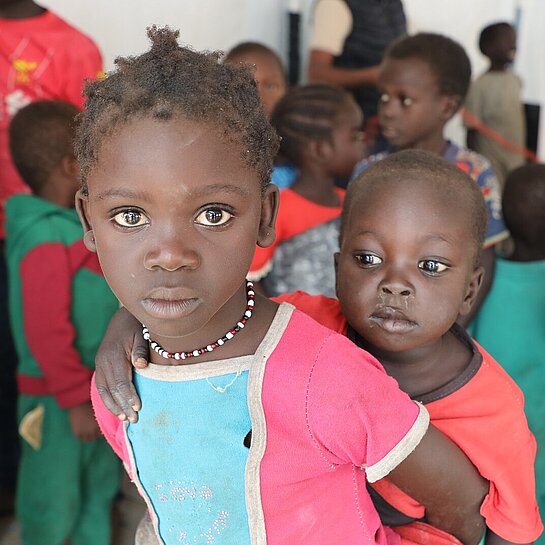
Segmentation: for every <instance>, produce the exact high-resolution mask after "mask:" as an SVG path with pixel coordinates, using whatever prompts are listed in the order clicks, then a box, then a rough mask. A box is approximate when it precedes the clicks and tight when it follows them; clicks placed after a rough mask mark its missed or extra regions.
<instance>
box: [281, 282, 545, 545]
mask: <svg viewBox="0 0 545 545" xmlns="http://www.w3.org/2000/svg"><path fill="white" fill-rule="evenodd" d="M276 300H280V301H287V302H289V303H291V304H293V305H295V306H296V307H297V308H298V309H299V310H302V311H303V312H305V313H306V314H309V315H310V316H311V317H312V318H314V319H315V320H317V321H318V322H320V323H321V324H323V325H325V326H327V327H329V328H330V329H333V330H334V331H337V332H338V333H344V334H346V331H347V326H348V324H347V322H346V318H345V317H344V316H343V315H342V313H341V309H340V305H339V302H338V301H337V300H336V299H331V298H328V297H324V296H310V295H308V294H306V293H303V292H297V293H292V294H286V295H282V296H280V297H279V298H277V299H276ZM473 347H474V349H475V352H476V353H477V354H478V355H479V356H480V358H479V360H480V365H478V367H476V368H475V369H474V373H473V372H472V373H470V374H469V376H468V377H467V378H468V379H467V380H465V381H463V382H461V383H460V381H458V379H455V380H454V381H453V384H452V385H446V387H445V388H441V391H442V392H444V391H445V390H449V388H448V387H449V386H452V388H450V391H449V392H448V394H446V395H443V396H436V399H433V400H432V401H425V404H426V408H427V409H428V412H429V414H430V419H431V422H432V424H434V425H435V426H436V427H437V428H438V429H439V430H441V431H442V432H443V433H444V434H445V435H446V436H447V437H449V438H450V439H451V440H452V441H454V442H455V443H456V444H457V445H458V446H459V447H460V448H461V449H462V450H463V451H464V453H465V454H466V455H467V456H468V458H469V459H470V460H471V461H472V462H473V463H474V464H475V467H476V468H477V469H478V471H479V473H480V474H481V475H482V476H483V477H484V478H485V479H487V480H488V481H490V488H489V492H488V495H487V496H486V498H485V500H484V502H483V505H482V506H481V514H482V515H483V516H484V518H485V519H486V524H487V526H488V527H489V528H490V529H491V530H492V531H493V532H495V533H496V534H497V535H499V536H500V537H502V538H503V539H505V540H507V541H511V542H513V543H530V542H533V541H535V540H536V539H537V538H538V537H539V535H540V534H541V532H542V531H543V525H542V523H541V519H540V516H539V512H538V507H537V502H536V493H535V477H534V461H535V456H536V441H535V439H534V436H533V435H532V433H531V432H530V430H529V428H528V423H527V421H526V416H525V414H524V397H523V395H522V392H521V391H520V389H519V388H518V386H517V385H516V384H515V382H514V381H513V380H512V379H511V378H510V377H509V375H508V374H507V373H506V372H505V371H504V370H503V369H502V367H501V366H500V365H499V364H498V363H497V362H496V361H495V360H494V359H493V358H492V357H491V356H490V355H489V354H488V353H487V352H486V351H485V350H483V349H482V348H481V347H480V346H478V345H477V344H476V343H475V344H474V345H473ZM455 382H456V383H457V384H454V383H455ZM427 397H433V396H432V395H431V394H430V395H429V396H427ZM377 484H378V486H377V487H376V489H377V490H378V491H379V493H380V495H381V496H382V497H383V498H385V499H387V501H388V503H389V504H390V505H392V506H394V507H396V508H397V509H398V510H399V511H401V512H403V513H406V514H407V515H409V516H414V517H415V518H418V517H421V516H422V515H423V514H424V511H423V508H422V506H420V505H419V504H418V503H417V502H415V501H414V500H412V499H411V498H409V497H408V496H407V495H406V494H404V493H403V492H402V491H401V490H399V489H397V488H396V487H395V486H394V485H393V484H392V483H390V482H389V481H388V480H386V479H383V480H382V481H378V483H377ZM373 486H375V485H373Z"/></svg>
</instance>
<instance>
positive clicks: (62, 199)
mask: <svg viewBox="0 0 545 545" xmlns="http://www.w3.org/2000/svg"><path fill="white" fill-rule="evenodd" d="M78 113H79V110H78V108H76V107H75V106H74V105H73V104H70V103H68V102H63V101H53V100H43V101H39V102H33V103H32V104H29V105H28V106H25V107H24V108H22V109H21V110H19V111H18V112H17V113H16V114H15V116H14V117H13V119H12V120H11V123H10V126H9V145H10V151H11V156H12V158H13V162H14V164H15V166H16V168H17V170H18V172H19V174H20V176H21V178H22V179H23V180H24V182H25V183H26V184H27V185H28V186H29V187H30V189H31V190H32V192H33V193H34V194H35V195H38V196H40V197H43V198H47V199H48V200H54V202H56V203H57V204H59V205H61V206H74V196H75V194H76V191H77V190H78V186H79V182H78V165H77V161H76V159H75V156H74V146H73V141H74V136H75V122H74V117H75V116H76V115H77V114H78Z"/></svg>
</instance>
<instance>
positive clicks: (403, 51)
mask: <svg viewBox="0 0 545 545" xmlns="http://www.w3.org/2000/svg"><path fill="white" fill-rule="evenodd" d="M470 78H471V65H470V62H469V58H468V56H467V54H466V52H465V51H464V48H463V47H462V46H461V45H460V44H458V43H456V42H455V41H453V40H451V39H450V38H447V37H446V36H441V35H439V34H427V33H420V34H416V35H414V36H407V37H404V38H400V39H399V40H397V41H396V42H394V43H393V44H392V45H391V46H390V47H389V48H388V49H387V51H386V54H385V57H384V61H383V63H382V65H381V69H380V73H379V84H378V88H379V92H380V101H379V109H378V112H379V120H380V124H381V127H382V131H383V133H384V136H385V137H386V139H387V140H388V141H389V143H390V145H391V146H392V148H391V151H399V150H404V149H422V150H427V151H431V152H432V153H435V154H437V155H440V156H442V157H443V158H444V159H446V160H447V161H449V162H451V163H453V164H455V165H456V166H457V167H459V168H461V169H462V170H463V171H464V172H466V173H467V174H469V175H470V176H471V177H472V178H473V179H474V180H475V182H476V183H477V185H478V186H479V188H480V189H481V192H482V194H483V196H484V199H485V202H486V207H487V212H488V229H487V233H486V237H485V242H484V246H483V251H482V253H481V258H480V259H481V264H482V266H483V267H484V271H485V272H484V277H483V283H482V285H481V289H480V290H479V294H478V295H477V300H476V301H475V304H474V306H473V310H472V311H471V312H470V313H469V314H468V315H467V316H466V317H465V318H464V319H463V323H464V324H467V323H468V321H469V319H470V318H471V316H472V314H473V313H474V312H475V311H476V309H477V308H478V307H479V306H480V304H481V302H482V300H483V299H484V297H485V296H486V294H487V293H488V291H489V289H490V286H491V284H492V280H493V277H494V261H495V252H494V246H495V245H496V244H497V243H498V242H500V241H502V240H504V239H506V238H507V236H508V232H507V230H506V228H505V225H504V224H503V220H502V215H501V194H500V186H499V183H498V180H497V178H496V176H495V174H494V172H493V171H492V169H491V167H490V163H489V162H488V161H487V159H485V158H484V157H483V156H481V155H479V154H478V153H475V152H474V151H470V150H467V149H464V148H460V147H458V146H456V145H455V144H453V143H452V142H450V141H448V140H446V139H445V137H444V135H443V131H444V128H445V124H446V123H447V121H448V120H449V119H450V118H451V117H452V116H453V115H454V114H455V113H456V112H457V111H458V110H459V109H460V107H461V105H462V103H463V101H464V98H465V96H466V93H467V89H468V87H469V83H470ZM391 151H388V152H384V153H381V154H378V155H374V156H371V157H370V158H368V159H365V160H364V161H362V162H361V163H360V164H359V165H357V166H356V168H355V170H354V175H357V174H358V173H360V172H362V171H363V170H365V169H366V168H367V167H368V166H369V165H371V164H373V163H376V162H377V161H380V160H381V159H383V158H384V157H386V156H387V155H388V154H389V153H391Z"/></svg>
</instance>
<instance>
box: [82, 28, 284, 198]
mask: <svg viewBox="0 0 545 545" xmlns="http://www.w3.org/2000/svg"><path fill="white" fill-rule="evenodd" d="M178 36H179V32H178V31H174V30H171V29H169V28H166V27H165V28H157V27H155V26H153V27H151V28H149V29H148V37H149V38H150V40H151V48H150V50H149V51H147V52H146V53H143V54H141V55H138V56H136V57H125V58H123V57H118V58H117V59H116V60H115V64H116V70H115V71H114V72H111V73H109V74H108V75H107V76H106V78H105V79H104V80H102V81H94V82H92V83H88V84H87V85H86V87H85V90H84V93H85V95H86V96H87V100H86V103H85V110H84V112H83V113H82V115H81V124H80V126H79V130H78V139H77V142H76V150H77V154H78V158H79V160H80V168H81V180H82V184H83V189H84V190H85V189H86V179H87V176H88V174H89V171H90V170H91V169H92V167H93V165H94V164H95V163H96V161H97V159H98V155H99V152H100V146H101V144H102V142H103V141H104V139H105V138H106V137H108V136H110V135H111V134H112V133H113V132H114V131H115V129H116V128H118V127H119V126H120V125H122V124H126V123H127V122H128V121H130V120H132V119H134V118H142V117H150V118H154V119H157V120H161V121H167V120H171V119H173V118H176V117H181V118H184V119H187V120H190V121H197V122H202V123H205V124H208V125H210V126H216V127H217V129H218V131H219V134H220V136H222V137H223V138H225V139H226V140H227V141H229V142H233V143H235V144H237V145H238V146H240V155H241V157H242V158H243V159H244V161H245V162H246V164H247V165H248V166H249V167H250V168H252V169H254V170H255V171H256V173H257V174H258V177H259V180H260V183H261V187H262V188H264V187H265V186H266V185H267V184H268V183H269V182H270V173H271V169H272V162H273V158H274V156H275V155H276V151H277V149H278V137H277V136H276V134H275V132H274V130H273V128H272V127H271V126H270V124H269V122H268V121H267V117H266V115H265V112H264V110H263V107H262V105H261V100H260V98H259V94H258V92H257V88H256V84H255V81H254V79H253V76H252V74H251V71H250V70H249V69H248V68H247V67H244V66H235V65H230V64H221V63H220V62H219V57H220V53H219V52H197V51H193V50H192V49H190V48H188V47H183V46H180V45H179V44H178Z"/></svg>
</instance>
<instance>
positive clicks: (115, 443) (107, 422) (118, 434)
mask: <svg viewBox="0 0 545 545" xmlns="http://www.w3.org/2000/svg"><path fill="white" fill-rule="evenodd" d="M91 403H92V404H93V410H94V411H95V418H96V420H97V422H98V426H99V427H100V431H101V432H102V434H103V435H104V437H105V438H106V441H108V443H109V444H110V446H111V447H112V449H113V451H114V452H115V453H116V454H117V455H118V456H119V457H120V458H121V461H122V462H123V463H124V465H125V468H126V469H127V471H128V468H129V467H130V464H129V453H128V451H127V444H126V442H125V430H124V429H123V426H124V423H123V421H121V420H119V418H117V416H115V415H114V414H112V413H111V412H110V411H109V410H108V409H107V408H106V405H104V403H103V402H102V399H101V398H100V394H99V393H98V390H97V386H96V383H95V375H94V374H93V378H92V380H91Z"/></svg>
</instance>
